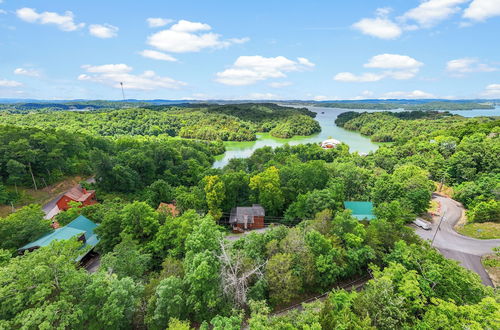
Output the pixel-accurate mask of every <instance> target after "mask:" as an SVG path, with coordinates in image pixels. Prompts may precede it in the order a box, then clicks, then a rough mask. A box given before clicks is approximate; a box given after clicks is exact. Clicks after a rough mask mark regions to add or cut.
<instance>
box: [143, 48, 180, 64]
mask: <svg viewBox="0 0 500 330" xmlns="http://www.w3.org/2000/svg"><path fill="white" fill-rule="evenodd" d="M139 54H141V55H142V56H144V57H147V58H152V59H153V60H160V61H169V62H175V61H177V59H176V58H175V57H173V56H171V55H168V54H165V53H162V52H159V51H156V50H151V49H145V50H143V51H142V52H140V53H139Z"/></svg>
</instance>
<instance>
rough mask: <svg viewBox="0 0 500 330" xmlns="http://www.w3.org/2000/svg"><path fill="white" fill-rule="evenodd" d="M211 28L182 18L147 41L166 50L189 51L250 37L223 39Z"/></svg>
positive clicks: (221, 45) (243, 40)
mask: <svg viewBox="0 0 500 330" xmlns="http://www.w3.org/2000/svg"><path fill="white" fill-rule="evenodd" d="M211 29H212V28H211V26H210V25H208V24H204V23H198V22H190V21H186V20H180V21H178V22H177V23H176V24H174V25H172V26H171V27H170V28H169V29H166V30H162V31H159V32H156V33H154V34H152V35H150V36H149V37H148V40H147V43H148V44H149V45H151V46H153V47H155V48H157V49H159V50H162V51H166V52H172V53H188V52H199V51H201V50H202V49H204V48H224V47H228V46H230V45H231V44H235V43H243V42H246V41H248V38H242V39H227V40H222V39H221V36H220V35H219V34H216V33H213V32H209V31H210V30H211Z"/></svg>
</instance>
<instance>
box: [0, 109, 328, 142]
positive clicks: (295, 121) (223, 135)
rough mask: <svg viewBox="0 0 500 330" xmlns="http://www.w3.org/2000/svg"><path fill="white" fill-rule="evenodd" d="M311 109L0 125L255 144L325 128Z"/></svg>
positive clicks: (24, 118)
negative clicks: (264, 136) (261, 137)
mask: <svg viewBox="0 0 500 330" xmlns="http://www.w3.org/2000/svg"><path fill="white" fill-rule="evenodd" d="M314 116H315V113H314V112H311V111H309V110H307V109H304V108H303V109H296V108H289V107H281V106H278V105H275V104H251V103H250V104H235V105H206V104H205V105H192V106H191V105H183V106H145V107H144V108H127V109H99V110H96V111H79V112H75V111H42V112H38V111H31V112H29V113H27V114H8V113H3V115H2V114H0V123H3V124H10V125H16V126H23V127H37V128H41V129H46V128H54V127H57V129H61V130H66V131H70V132H78V133H86V134H94V135H100V136H119V135H148V136H157V135H160V134H167V135H169V136H180V137H184V138H191V139H201V140H211V141H215V140H222V141H252V140H255V139H256V133H257V132H269V131H270V132H271V135H273V136H276V137H287V138H288V137H292V136H294V135H310V134H313V133H317V132H319V131H320V130H321V128H320V126H319V124H318V122H316V121H315V120H314V119H312V118H313V117H314Z"/></svg>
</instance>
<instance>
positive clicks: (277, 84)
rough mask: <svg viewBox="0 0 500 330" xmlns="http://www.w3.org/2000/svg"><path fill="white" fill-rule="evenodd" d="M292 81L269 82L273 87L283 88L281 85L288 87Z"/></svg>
mask: <svg viewBox="0 0 500 330" xmlns="http://www.w3.org/2000/svg"><path fill="white" fill-rule="evenodd" d="M291 84H292V83H291V82H289V81H274V82H272V83H269V86H271V87H272V88H281V87H286V86H290V85H291Z"/></svg>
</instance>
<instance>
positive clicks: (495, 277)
mask: <svg viewBox="0 0 500 330" xmlns="http://www.w3.org/2000/svg"><path fill="white" fill-rule="evenodd" d="M482 263H483V266H484V268H485V269H486V271H487V272H488V275H489V276H490V278H491V280H492V281H493V285H494V286H495V287H498V285H499V284H500V253H496V254H495V253H494V254H489V255H486V256H484V257H483V259H482Z"/></svg>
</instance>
